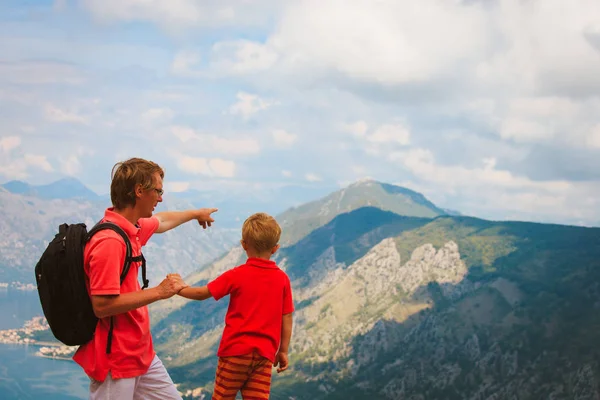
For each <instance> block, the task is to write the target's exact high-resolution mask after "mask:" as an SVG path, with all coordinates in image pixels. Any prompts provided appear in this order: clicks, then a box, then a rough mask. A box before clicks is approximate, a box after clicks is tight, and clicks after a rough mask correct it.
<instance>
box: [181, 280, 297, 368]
mask: <svg viewBox="0 0 600 400" xmlns="http://www.w3.org/2000/svg"><path fill="white" fill-rule="evenodd" d="M184 290H185V289H184ZM292 325H293V317H292V313H289V314H285V315H284V316H283V319H282V321H281V344H280V345H279V351H278V352H277V356H276V358H275V366H277V365H279V367H278V368H277V373H279V372H283V371H285V370H286V369H287V368H288V355H287V354H288V348H289V346H290V339H291V338H292Z"/></svg>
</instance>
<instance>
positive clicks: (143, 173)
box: [110, 158, 165, 210]
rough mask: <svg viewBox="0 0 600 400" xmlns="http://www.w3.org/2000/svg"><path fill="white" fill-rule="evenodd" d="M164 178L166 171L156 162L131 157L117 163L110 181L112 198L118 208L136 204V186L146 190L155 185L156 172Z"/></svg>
mask: <svg viewBox="0 0 600 400" xmlns="http://www.w3.org/2000/svg"><path fill="white" fill-rule="evenodd" d="M157 172H158V173H159V175H160V177H161V178H163V179H164V177H165V171H164V170H163V169H162V168H161V167H160V166H159V165H158V164H156V163H155V162H152V161H148V160H144V159H143V158H130V159H129V160H125V161H122V162H118V163H116V164H115V166H114V167H113V170H112V173H111V175H112V180H111V183H110V199H111V201H112V204H113V206H115V208H116V209H117V210H122V209H124V208H126V207H128V206H131V207H133V206H135V187H136V186H137V185H142V188H143V189H144V190H150V189H152V188H153V187H154V184H155V183H154V174H155V173H157Z"/></svg>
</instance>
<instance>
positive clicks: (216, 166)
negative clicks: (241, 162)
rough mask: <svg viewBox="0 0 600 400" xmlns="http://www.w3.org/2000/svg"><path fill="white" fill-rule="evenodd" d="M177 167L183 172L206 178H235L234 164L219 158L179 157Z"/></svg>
mask: <svg viewBox="0 0 600 400" xmlns="http://www.w3.org/2000/svg"><path fill="white" fill-rule="evenodd" d="M177 166H178V167H179V168H180V169H181V170H182V171H185V172H189V173H192V174H200V175H207V176H216V177H223V178H232V177H234V176H235V169H236V166H235V162H233V161H230V160H223V159H220V158H209V159H207V158H202V157H190V156H179V157H178V159H177Z"/></svg>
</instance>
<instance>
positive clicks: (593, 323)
mask: <svg viewBox="0 0 600 400" xmlns="http://www.w3.org/2000/svg"><path fill="white" fill-rule="evenodd" d="M365 217H367V218H366V220H367V221H369V222H373V224H374V225H373V226H372V227H370V228H364V229H361V228H355V229H354V230H353V229H351V227H352V226H353V225H352V224H351V222H352V221H361V220H362V221H365ZM374 221H377V222H376V223H375V222H374ZM363 223H364V222H363ZM361 224H362V223H361ZM373 232H378V233H381V232H387V234H381V235H379V236H378V235H377V234H374V233H373ZM366 237H370V238H373V242H368V241H366V242H365V240H366V239H365V238H366ZM309 239H310V240H309ZM297 246H298V247H297V248H295V247H294V246H291V247H288V248H287V249H284V251H282V257H283V259H282V261H284V262H283V264H284V265H286V267H287V268H289V271H290V275H292V276H296V277H297V278H298V279H296V280H295V281H294V282H295V283H294V296H295V302H296V312H295V314H294V320H295V328H294V336H293V339H292V346H291V352H290V356H291V360H292V367H291V370H290V371H289V372H288V373H286V374H284V375H277V376H276V377H274V379H273V391H272V393H273V396H274V398H289V397H292V398H295V399H349V398H352V399H363V398H364V399H367V398H378V399H400V398H406V399H462V398H468V399H470V398H473V399H480V398H481V399H487V398H497V399H504V398H517V399H521V398H556V399H563V398H564V399H571V398H577V399H588V398H589V399H592V398H596V397H595V396H597V395H598V385H597V382H599V379H600V378H599V377H600V374H599V370H598V368H599V365H598V362H597V360H598V359H600V358H599V356H600V350H596V347H597V346H596V340H595V337H596V336H597V334H598V333H599V332H600V330H599V329H600V325H599V324H598V322H600V321H599V317H598V316H596V314H597V309H598V308H600V229H593V228H579V227H570V226H559V225H544V224H533V223H520V222H491V221H484V220H479V219H474V218H467V217H446V216H444V217H438V218H436V219H433V220H426V219H418V218H407V217H399V216H397V215H394V214H392V213H386V212H383V211H381V210H376V209H371V208H366V209H360V210H356V211H354V212H351V213H348V214H345V215H341V216H338V217H337V218H336V219H334V220H333V221H331V223H330V224H327V225H326V226H324V227H322V228H320V229H318V230H316V231H314V232H312V233H311V234H310V235H308V236H307V237H306V238H304V239H303V240H302V241H301V242H298V244H297ZM301 248H304V249H305V250H306V251H305V252H304V253H303V252H302V251H301ZM344 248H346V249H352V250H357V252H356V253H352V252H351V251H350V252H346V253H344V251H343V250H342V251H340V249H344ZM335 249H337V250H335ZM319 252H320V253H321V256H315V255H316V254H319ZM327 254H328V256H327V257H325V258H324V256H323V255H327ZM339 254H346V256H339ZM239 255H240V254H239V253H237V256H238V257H239ZM336 257H340V258H336ZM238 260H239V258H238ZM327 260H329V261H328V262H324V261H327ZM220 268H223V266H221V267H220ZM320 268H321V269H322V268H325V271H324V272H323V271H322V270H321V269H320ZM294 271H295V272H294ZM318 271H321V273H317V272H318ZM315 273H316V274H317V275H316V276H318V279H303V278H302V277H306V276H310V275H311V274H315ZM226 304H227V303H226V302H223V304H218V303H215V302H214V301H212V300H207V301H206V302H203V303H199V302H186V303H185V304H184V306H183V307H181V308H179V309H178V310H177V311H176V312H175V313H173V314H172V315H167V316H166V317H165V318H164V319H163V320H162V321H161V324H162V325H161V326H160V329H159V330H158V340H157V343H158V346H159V351H160V352H161V354H168V355H169V357H170V358H169V360H168V361H167V365H168V367H169V371H170V373H171V375H172V376H173V378H174V380H175V381H176V382H181V384H182V388H189V389H194V388H195V389H197V390H203V391H204V392H203V393H210V391H211V388H212V386H211V385H212V380H213V378H214V368H215V366H216V356H215V352H216V347H217V345H218V341H219V339H220V333H221V329H222V321H223V315H224V312H225V308H226ZM199 388H202V389H199Z"/></svg>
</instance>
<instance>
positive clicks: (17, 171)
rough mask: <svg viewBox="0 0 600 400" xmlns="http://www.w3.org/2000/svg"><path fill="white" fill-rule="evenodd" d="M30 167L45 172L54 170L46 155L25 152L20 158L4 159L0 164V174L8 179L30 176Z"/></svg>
mask: <svg viewBox="0 0 600 400" xmlns="http://www.w3.org/2000/svg"><path fill="white" fill-rule="evenodd" d="M31 168H33V169H34V170H35V169H39V170H42V171H45V172H52V171H54V168H53V167H52V165H51V164H50V163H49V162H48V159H47V158H46V156H43V155H39V154H29V153H27V154H25V155H24V156H23V157H21V158H15V159H13V160H6V162H3V163H2V164H0V174H2V175H4V176H5V177H7V178H9V179H25V178H27V177H28V176H30V169H31Z"/></svg>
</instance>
